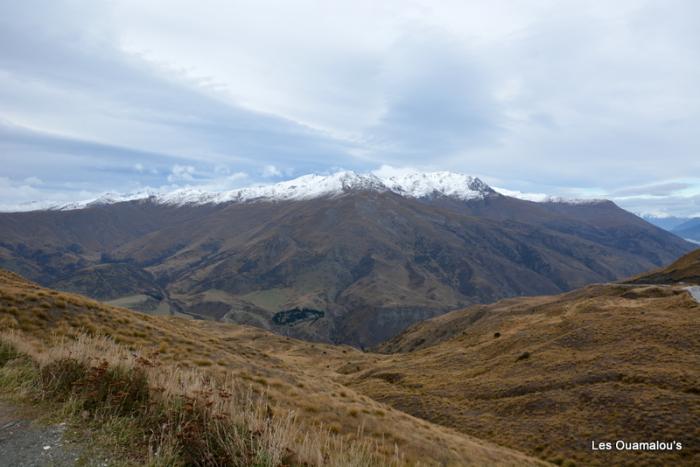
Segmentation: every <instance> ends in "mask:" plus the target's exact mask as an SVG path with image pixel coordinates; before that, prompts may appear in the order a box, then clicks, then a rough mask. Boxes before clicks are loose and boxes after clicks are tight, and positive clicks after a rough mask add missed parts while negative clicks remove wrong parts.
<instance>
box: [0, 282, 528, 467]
mask: <svg viewBox="0 0 700 467" xmlns="http://www.w3.org/2000/svg"><path fill="white" fill-rule="evenodd" d="M39 294H42V295H41V296H40V301H42V302H43V303H47V304H48V307H46V308H42V310H44V311H45V312H46V315H47V317H48V319H44V318H40V317H39V315H38V313H37V312H36V310H35V308H36V307H35V305H34V303H35V302H34V301H30V300H27V297H29V296H37V297H39ZM56 300H58V301H62V302H64V303H65V308H64V307H61V306H57V305H56ZM30 303H31V305H30ZM12 307H16V308H17V310H16V311H14V312H12V311H10V309H11V308H12ZM0 323H7V324H3V327H4V328H5V329H6V330H10V329H12V330H14V331H15V332H17V333H22V334H23V335H24V336H28V337H31V338H32V339H29V338H27V339H23V344H19V343H18V345H24V346H25V347H23V352H26V353H29V354H31V355H34V357H35V358H36V359H37V361H39V362H41V363H40V364H41V365H42V367H43V366H46V365H47V364H48V363H47V362H48V361H47V360H45V359H49V361H50V360H53V359H55V358H60V359H63V360H65V359H66V358H71V359H76V360H77V361H79V362H83V363H82V364H83V365H88V362H89V366H90V367H91V368H99V365H101V364H102V363H101V362H102V361H103V359H108V368H112V367H113V366H114V365H117V366H118V367H119V368H140V369H141V370H140V371H144V372H145V374H146V375H147V380H148V382H149V384H148V386H149V394H150V393H151V392H152V393H153V394H162V397H174V398H178V397H180V398H183V397H192V396H191V394H195V395H197V394H199V395H206V397H205V398H204V399H201V400H199V402H197V403H196V404H195V406H197V407H199V406H204V407H206V406H207V404H209V407H216V408H219V409H221V410H222V411H223V412H222V413H230V416H231V417H234V415H235V413H231V411H233V412H236V410H237V409H236V407H238V408H240V403H242V402H241V399H240V397H243V398H244V399H245V397H248V396H247V395H246V394H250V397H252V398H253V399H255V400H264V401H265V404H264V406H265V410H263V409H262V408H261V407H262V405H257V406H256V405H255V404H253V406H250V411H249V412H246V413H249V415H248V416H249V420H248V421H246V422H245V423H243V425H244V426H252V428H250V431H252V432H257V431H259V430H260V428H259V427H258V428H255V426H256V423H257V424H259V423H261V422H260V418H259V417H263V419H265V417H266V416H267V415H268V411H267V407H268V406H269V407H270V408H271V410H272V413H273V415H274V417H275V418H274V420H275V421H276V422H275V423H276V424H277V425H273V429H272V431H271V432H270V434H269V436H270V438H269V439H270V441H269V442H270V443H272V444H273V445H272V447H269V449H272V450H273V451H274V452H281V451H278V450H277V449H278V448H276V447H274V446H281V445H285V446H287V447H289V446H290V444H289V443H290V441H289V440H292V439H293V440H294V441H293V443H291V446H292V447H290V448H289V449H291V451H293V453H294V456H301V457H300V458H303V459H309V460H308V461H307V462H309V463H310V464H311V465H315V464H314V462H320V460H319V459H322V458H323V459H324V460H323V462H324V463H328V462H330V460H328V459H331V457H328V459H326V458H324V457H323V456H331V455H332V454H333V453H338V455H339V456H340V455H341V454H340V453H346V454H342V456H341V457H339V459H342V461H341V460H339V461H338V463H339V465H368V464H367V463H366V462H370V461H366V462H365V461H352V460H351V458H353V456H355V457H356V458H357V459H367V458H369V457H371V458H372V459H373V460H372V462H370V463H373V464H374V465H385V464H386V463H390V462H394V461H395V460H396V459H400V461H401V462H403V463H406V464H411V465H413V464H417V463H420V464H422V465H493V464H500V465H513V466H515V465H536V464H538V463H539V461H537V460H535V459H533V458H531V457H528V456H525V455H522V454H520V453H518V452H515V451H512V450H509V449H506V448H502V447H500V446H497V445H494V444H492V443H489V442H483V441H481V440H479V439H475V438H473V437H471V436H467V435H465V434H462V433H459V432H457V431H455V430H452V429H449V428H444V427H441V426H439V425H436V424H432V423H427V422H424V421H422V420H419V419H417V418H415V417H413V416H410V415H407V414H405V413H403V412H400V411H398V410H394V409H392V408H391V407H388V406H386V405H384V404H382V403H379V402H376V401H375V400H372V399H370V398H369V397H367V396H365V395H363V394H362V393H360V392H358V391H356V390H354V389H351V388H349V387H347V386H346V385H344V380H345V379H346V377H345V375H343V374H342V371H341V369H342V368H343V367H345V366H346V365H352V366H353V367H355V366H359V367H363V368H364V367H368V366H371V365H375V364H378V363H381V361H383V360H384V359H385V357H384V356H382V355H377V354H368V353H363V352H360V351H358V350H356V349H353V348H351V347H347V346H337V347H336V346H332V345H325V344H309V343H306V342H303V341H298V340H295V339H290V338H285V337H281V336H277V335H274V334H271V333H269V332H266V331H264V330H260V329H256V328H249V327H246V326H235V325H226V324H222V323H215V322H205V321H191V320H183V319H179V318H169V317H160V316H148V315H143V314H139V313H135V312H131V311H129V310H124V309H120V308H115V307H110V306H107V305H104V304H101V303H98V302H95V301H93V300H90V299H86V298H84V297H81V296H78V295H73V294H66V293H58V292H55V291H49V290H46V289H42V288H40V287H38V286H36V285H35V284H32V283H30V282H27V281H25V280H24V279H22V278H20V277H19V276H16V275H14V274H11V273H6V272H2V271H0ZM0 329H1V328H0ZM100 346H106V347H105V348H102V347H100ZM110 355H111V356H110ZM98 356H99V358H98ZM138 358H141V359H143V361H148V362H151V363H152V364H153V366H149V365H143V364H141V363H139V362H138V361H137V360H135V359H138ZM205 362H206V363H205ZM172 375H175V376H174V377H173V376H172ZM221 388H223V390H224V391H226V393H229V392H230V393H232V394H242V395H241V396H240V397H238V396H236V397H235V398H232V399H231V401H233V400H237V401H238V402H237V404H239V405H235V404H234V405H231V406H227V405H226V404H229V403H231V404H233V402H226V401H221V400H219V399H218V395H217V394H219V393H218V391H219V389H221ZM236 388H238V389H236ZM241 388H244V389H245V391H242V392H241V390H240V389H241ZM149 397H150V396H149ZM158 397H161V396H158ZM202 397H203V396H202ZM257 398H262V399H257ZM260 404H262V402H260ZM244 406H246V405H245V404H244ZM227 407H228V408H227ZM246 407H247V406H246ZM254 407H258V409H254ZM219 409H217V410H219ZM224 409H225V410H224ZM260 411H262V412H260ZM217 413H219V412H217ZM256 413H257V415H255V414H256ZM256 417H257V418H256ZM232 419H234V418H232ZM207 420H209V418H207ZM235 420H237V419H235ZM255 420H258V421H257V422H255ZM265 420H266V419H265ZM178 423H180V422H178ZM178 423H175V422H173V426H177V425H178ZM236 423H242V422H240V421H239V420H237V421H236ZM274 426H277V427H278V428H274ZM214 432H215V433H218V432H219V429H218V428H216V429H214ZM159 436H160V437H162V438H163V441H161V442H159V444H155V445H151V451H153V452H157V451H158V449H161V450H163V451H164V452H165V451H168V452H172V449H173V438H172V437H171V436H170V434H169V432H165V433H160V434H159V433H154V434H153V437H154V438H156V439H157V438H158V437H159ZM265 436H267V435H265ZM261 439H263V438H261ZM264 439H267V438H264ZM275 439H277V440H278V441H274V440H275ZM260 442H261V443H262V445H265V443H263V442H262V441H260ZM212 443H214V441H212ZM217 443H218V442H217ZM275 443H277V444H275ZM280 443H281V444H280ZM215 444H216V443H215ZM154 446H155V447H154ZM168 446H170V447H168ZM324 446H325V447H324ZM147 447H148V446H146V448H147ZM370 447H371V449H370ZM265 449H268V448H265ZM279 449H281V448H279ZM146 450H147V449H146ZM397 451H398V452H399V453H400V454H398V455H397ZM217 452H218V451H217ZM285 452H286V451H285ZM319 453H320V454H319ZM324 453H330V454H324ZM353 453H354V454H353ZM276 455H277V454H275V456H276ZM319 456H320V457H319ZM343 456H344V457H343ZM368 456H369V457H368ZM397 456H398V457H397ZM275 459H277V457H275ZM314 459H315V460H314ZM377 459H381V460H380V461H377ZM358 462H359V464H358ZM363 462H365V464H363ZM353 463H354V464H353Z"/></svg>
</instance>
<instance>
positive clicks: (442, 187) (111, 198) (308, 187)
mask: <svg viewBox="0 0 700 467" xmlns="http://www.w3.org/2000/svg"><path fill="white" fill-rule="evenodd" d="M352 191H378V192H386V191H391V192H394V193H396V194H399V195H401V196H405V197H408V198H428V197H434V196H447V197H451V198H455V199H461V200H472V199H483V198H484V197H487V196H490V195H495V194H496V192H495V191H494V190H493V189H491V187H489V186H488V185H487V184H486V183H484V182H483V181H481V180H479V179H478V178H476V177H471V176H468V175H463V174H458V173H454V172H413V173H409V174H405V175H401V176H392V177H384V178H380V177H377V176H376V175H374V174H372V173H367V174H361V173H357V172H353V171H340V172H336V173H333V174H330V175H318V174H309V175H304V176H301V177H298V178H295V179H292V180H287V181H283V182H279V183H275V184H269V185H256V186H250V187H245V188H238V189H234V190H228V191H221V192H213V191H205V190H202V189H199V188H193V187H186V188H180V189H177V190H173V191H169V192H158V191H156V190H153V189H147V190H144V191H141V192H135V193H127V194H118V193H105V194H103V195H100V196H99V197H97V198H94V199H90V200H85V201H78V202H73V203H65V204H53V205H46V204H43V203H42V204H29V205H26V209H18V210H36V209H53V210H62V211H66V210H74V209H82V208H86V207H89V206H95V205H103V204H114V203H119V202H124V201H135V200H145V199H150V200H152V201H155V202H157V203H162V204H170V205H190V204H221V203H231V202H235V203H246V202H256V201H272V202H274V201H299V200H308V199H314V198H321V197H335V196H340V195H343V194H344V193H348V192H352Z"/></svg>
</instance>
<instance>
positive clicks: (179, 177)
mask: <svg viewBox="0 0 700 467" xmlns="http://www.w3.org/2000/svg"><path fill="white" fill-rule="evenodd" d="M192 180H194V167H193V166H191V165H179V164H175V165H174V166H173V168H172V171H171V172H170V175H168V181H169V182H171V183H172V182H180V181H192Z"/></svg>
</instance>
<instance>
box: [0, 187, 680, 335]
mask: <svg viewBox="0 0 700 467" xmlns="http://www.w3.org/2000/svg"><path fill="white" fill-rule="evenodd" d="M691 248H692V246H691V244H690V243H688V242H686V241H684V240H682V239H680V238H678V237H676V236H674V235H673V234H671V233H669V232H666V231H663V230H661V229H659V228H657V227H654V226H652V225H650V224H648V223H646V222H645V221H643V220H642V219H640V218H639V217H637V216H634V215H633V214H631V213H628V212H626V211H624V210H622V209H620V208H619V207H618V206H616V205H615V204H613V203H611V202H596V203H586V204H569V203H533V202H529V201H524V200H519V199H515V198H509V197H506V196H501V195H498V194H496V193H495V192H494V193H490V194H489V195H488V196H487V197H485V198H484V199H480V200H470V201H461V200H457V199H453V198H448V197H440V196H436V197H426V198H422V199H413V198H405V197H402V196H399V195H397V194H394V193H387V192H378V191H366V190H351V191H348V192H344V193H343V194H342V196H335V197H322V198H315V199H310V200H303V201H284V202H250V203H223V204H218V205H214V204H205V205H190V204H185V205H182V206H174V205H168V204H159V203H157V202H155V201H148V200H141V201H133V202H124V203H116V204H107V205H99V204H97V205H94V206H90V207H88V208H85V209H75V210H67V211H34V212H18V213H0V267H5V268H7V269H10V270H13V271H15V272H18V273H20V274H22V275H23V276H25V277H28V278H30V279H32V280H34V281H36V282H38V283H40V284H42V285H44V286H47V287H51V288H54V289H59V290H64V291H70V292H77V293H82V294H85V295H89V296H91V297H92V298H95V299H98V300H103V301H107V300H109V301H113V303H114V304H115V305H118V306H125V307H129V308H132V309H138V310H139V311H148V312H157V313H161V314H165V313H171V314H176V313H186V314H189V315H193V316H198V317H203V318H206V319H212V320H219V321H225V322H233V323H239V324H249V325H254V326H258V327H262V328H265V329H270V330H273V331H275V332H277V333H279V334H283V335H290V336H294V337H299V338H304V339H309V340H317V341H325V342H335V343H344V344H351V345H355V346H365V347H368V346H372V345H376V344H378V343H380V342H382V341H384V340H386V339H388V338H390V337H393V336H395V335H396V334H398V333H399V332H401V331H403V330H404V329H405V328H406V327H407V326H409V325H411V324H413V323H415V322H418V321H421V320H424V319H427V318H431V317H434V316H437V315H439V314H442V313H444V312H447V311H450V310H454V309H458V308H463V307H465V306H468V305H471V304H476V303H492V302H494V301H496V300H499V299H502V298H507V297H515V296H524V295H541V294H556V293H561V292H565V291H569V290H572V289H574V288H577V287H582V286H584V285H587V284H590V283H595V282H608V281H614V280H618V279H621V278H624V277H629V276H631V275H633V274H638V273H640V272H642V271H647V270H649V269H651V268H655V267H659V266H662V265H664V264H668V263H669V262H670V261H672V260H673V259H675V258H677V257H678V256H679V255H681V254H683V253H685V252H687V251H689V250H690V249H691ZM304 309H306V310H307V311H306V312H304V311H303V310H304ZM295 310H302V312H300V313H297V312H295Z"/></svg>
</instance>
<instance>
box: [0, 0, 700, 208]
mask: <svg viewBox="0 0 700 467" xmlns="http://www.w3.org/2000/svg"><path fill="white" fill-rule="evenodd" d="M0 11H1V12H2V14H0V206H13V205H17V204H21V203H27V202H30V201H52V202H53V201H56V202H63V201H75V200H81V199H88V198H91V197H94V196H95V195H96V194H98V193H103V192H107V191H112V192H121V193H124V192H132V191H139V190H142V189H144V188H145V187H151V188H154V189H158V190H170V189H175V188H178V187H184V186H197V187H201V188H203V189H211V190H225V189H231V188H236V187H241V186H247V185H251V184H260V183H273V182H277V181H282V180H286V179H290V178H294V177H296V176H300V175H304V174H307V173H311V172H316V173H330V172H333V171H336V170H339V169H346V170H356V171H360V172H369V171H376V170H382V171H385V172H386V171H391V170H402V169H404V168H406V167H411V168H415V169H418V170H451V171H456V172H462V173H465V174H468V175H473V176H478V177H480V178H482V179H483V180H484V181H486V182H487V183H489V184H491V185H493V186H497V187H501V188H503V189H507V190H511V191H512V192H522V193H545V194H548V195H554V196H563V197H573V198H589V197H591V198H609V199H612V200H614V201H615V202H617V203H618V204H619V205H621V206H622V207H624V208H626V209H629V210H631V211H633V212H637V213H648V214H656V215H676V216H700V138H698V135H700V86H698V83H700V2H696V1H694V0H658V1H644V0H635V1H626V0H616V1H615V2H602V1H601V2H591V1H573V0H571V1H570V0H551V1H550V0H519V1H517V0H512V1H499V0H488V1H465V0H459V1H439V0H386V1H380V0H374V1H365V0H353V1H331V0H319V1H291V0H288V1H269V0H256V1H247V2H241V1H232V0H199V1H197V2H192V1H183V0H149V1H148V2H144V1H143V0H111V1H96V0H23V1H21V2H16V1H11V0H0Z"/></svg>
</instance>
